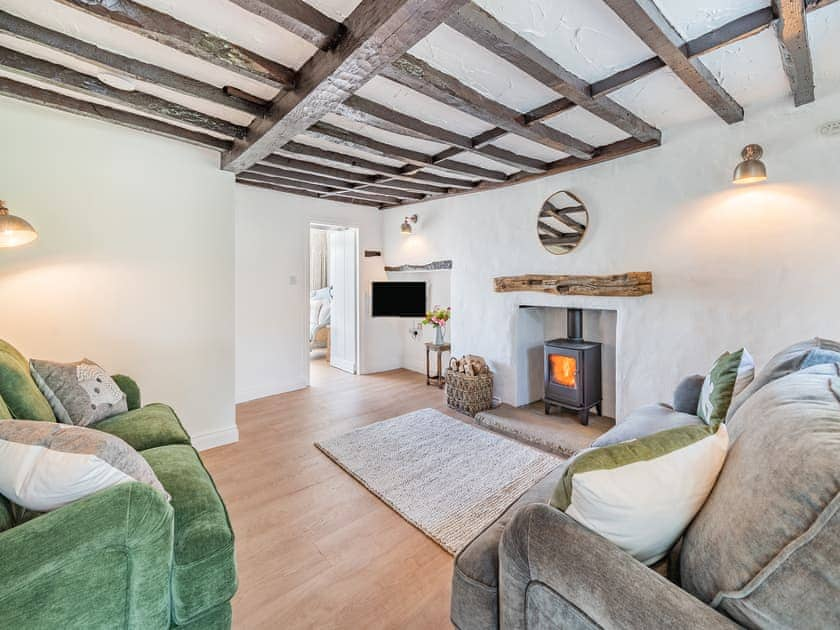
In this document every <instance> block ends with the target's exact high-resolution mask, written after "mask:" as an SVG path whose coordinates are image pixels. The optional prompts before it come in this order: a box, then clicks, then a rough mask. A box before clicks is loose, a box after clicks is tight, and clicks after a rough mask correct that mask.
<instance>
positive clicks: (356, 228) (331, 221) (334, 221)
mask: <svg viewBox="0 0 840 630" xmlns="http://www.w3.org/2000/svg"><path fill="white" fill-rule="evenodd" d="M318 225H323V226H327V227H338V228H344V229H347V230H353V232H354V233H355V235H356V236H355V239H354V240H355V243H356V273H355V280H354V283H353V284H354V286H355V290H356V330H355V336H356V357H355V362H356V371H355V374H361V373H362V362H361V359H362V352H361V348H362V312H363V309H362V287H361V278H362V273H361V265H362V261H361V251H362V250H361V243H360V237H361V226H360V225H359V224H358V223H356V222H354V221H346V220H344V219H338V218H336V217H310V218H309V220H308V221H307V223H306V248H305V252H304V263H305V264H304V272H303V275H304V278H303V283H302V284H303V287H302V288H303V291H302V294H303V298H304V303H305V304H306V309H304V317H303V339H309V281H310V273H309V269H310V264H311V260H310V254H311V248H310V241H309V239H310V234H311V230H312V227H313V226H318ZM303 350H304V363H303V364H304V366H305V370H304V371H305V372H306V374H305V378H304V383H305V384H306V387H309V385H310V375H309V343H305V344H303Z"/></svg>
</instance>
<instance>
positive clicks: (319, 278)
mask: <svg viewBox="0 0 840 630" xmlns="http://www.w3.org/2000/svg"><path fill="white" fill-rule="evenodd" d="M308 271H309V327H308V331H307V332H308V335H309V366H310V382H311V381H312V376H313V375H315V371H316V370H317V373H318V374H323V370H324V369H327V368H332V369H338V370H342V371H344V372H348V373H350V374H356V373H358V368H359V360H358V354H359V352H358V337H359V334H358V310H359V298H358V292H359V282H358V229H356V228H353V227H347V226H341V225H330V224H324V223H312V224H310V226H309V267H308Z"/></svg>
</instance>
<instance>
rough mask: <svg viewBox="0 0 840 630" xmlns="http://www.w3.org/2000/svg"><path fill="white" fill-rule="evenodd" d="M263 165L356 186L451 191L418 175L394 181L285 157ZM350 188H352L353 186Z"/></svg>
mask: <svg viewBox="0 0 840 630" xmlns="http://www.w3.org/2000/svg"><path fill="white" fill-rule="evenodd" d="M262 163H263V164H266V165H270V166H277V167H282V168H288V169H292V170H295V171H301V172H303V173H314V174H318V175H324V176H326V177H331V178H334V179H342V180H347V181H348V182H353V183H355V184H360V185H376V184H380V183H386V182H387V183H388V185H389V186H391V187H394V188H401V189H405V190H415V191H418V192H423V193H428V194H433V195H440V194H444V193H446V192H447V191H448V190H449V188H446V187H443V186H440V185H433V184H430V183H427V182H424V181H417V176H416V175H415V176H413V177H412V176H404V177H402V178H400V179H394V178H392V177H390V176H385V177H383V176H381V175H367V174H364V173H358V172H356V171H347V170H343V169H338V168H333V167H330V166H324V165H323V164H318V163H315V162H308V161H306V160H298V159H295V158H290V157H286V156H283V155H276V154H275V155H269V156H267V157H266V158H265V159H264V160H263V161H262ZM348 187H352V184H351V185H350V186H348Z"/></svg>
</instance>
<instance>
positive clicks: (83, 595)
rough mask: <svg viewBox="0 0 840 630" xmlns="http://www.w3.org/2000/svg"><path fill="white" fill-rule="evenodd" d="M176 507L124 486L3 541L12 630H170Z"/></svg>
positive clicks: (0, 574)
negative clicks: (28, 629) (134, 629)
mask: <svg viewBox="0 0 840 630" xmlns="http://www.w3.org/2000/svg"><path fill="white" fill-rule="evenodd" d="M173 522H174V515H173V511H172V507H171V506H170V505H169V503H168V502H167V501H166V499H165V498H164V497H163V496H162V495H161V494H160V493H159V492H158V491H156V490H154V489H152V488H151V487H149V486H147V485H145V484H141V483H139V482H128V483H123V484H119V485H117V486H114V487H112V488H109V489H107V490H103V491H101V492H97V493H96V494H93V495H91V496H89V497H86V498H84V499H81V500H79V501H76V502H74V503H72V504H70V505H66V506H64V507H62V508H59V509H57V510H54V511H52V512H49V513H47V514H43V515H41V516H38V517H36V518H34V519H32V520H30V521H27V522H26V523H23V524H21V525H18V526H17V527H13V528H12V529H9V530H7V531H5V532H3V533H2V534H0V566H2V567H3V570H2V571H0V619H2V620H3V623H2V625H3V626H4V627H8V628H62V627H66V628H70V627H72V628H105V627H108V628H111V627H123V628H143V629H145V628H150V629H154V628H168V627H169V625H170V585H169V579H170V578H169V576H170V572H171V569H172V545H173Z"/></svg>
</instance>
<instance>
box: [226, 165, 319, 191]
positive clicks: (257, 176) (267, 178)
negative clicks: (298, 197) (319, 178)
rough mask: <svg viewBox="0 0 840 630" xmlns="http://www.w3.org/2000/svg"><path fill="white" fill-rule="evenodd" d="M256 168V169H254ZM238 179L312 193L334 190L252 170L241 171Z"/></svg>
mask: <svg viewBox="0 0 840 630" xmlns="http://www.w3.org/2000/svg"><path fill="white" fill-rule="evenodd" d="M255 168H256V167H255ZM239 175H240V177H243V178H245V177H247V178H248V179H249V180H250V181H252V182H263V183H265V184H277V185H278V186H289V187H292V188H300V189H301V190H308V191H309V192H314V193H319V194H321V193H328V192H332V191H333V190H335V189H334V188H330V187H329V186H323V185H321V184H314V183H312V182H309V181H306V180H301V179H292V178H286V177H280V176H278V175H265V174H264V173H258V172H256V171H254V170H251V169H248V170H247V171H242V172H241V173H240V174H239Z"/></svg>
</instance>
